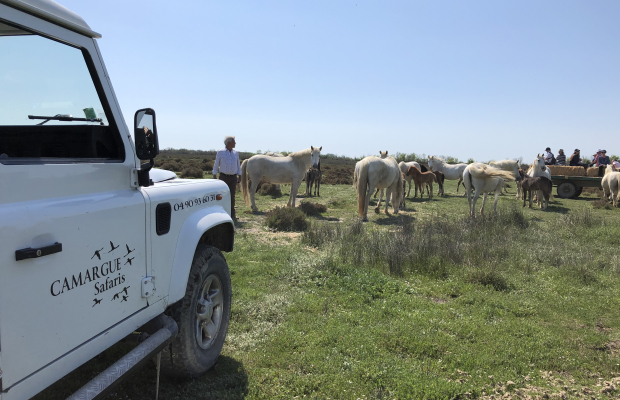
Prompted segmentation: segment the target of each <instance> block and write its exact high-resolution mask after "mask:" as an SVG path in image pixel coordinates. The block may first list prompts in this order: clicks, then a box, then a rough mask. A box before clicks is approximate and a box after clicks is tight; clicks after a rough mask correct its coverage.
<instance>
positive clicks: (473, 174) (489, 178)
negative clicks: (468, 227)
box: [463, 163, 514, 217]
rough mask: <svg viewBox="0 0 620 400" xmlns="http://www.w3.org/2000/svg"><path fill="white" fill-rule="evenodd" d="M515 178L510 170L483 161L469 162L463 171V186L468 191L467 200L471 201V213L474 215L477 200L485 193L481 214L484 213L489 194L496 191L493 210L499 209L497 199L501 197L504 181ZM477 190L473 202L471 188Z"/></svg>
mask: <svg viewBox="0 0 620 400" xmlns="http://www.w3.org/2000/svg"><path fill="white" fill-rule="evenodd" d="M505 180H508V181H511V180H514V177H513V176H512V174H511V173H510V172H508V171H502V170H501V169H497V168H494V167H491V166H489V165H486V164H483V163H472V164H469V165H468V166H467V167H466V168H465V171H463V186H464V187H465V192H466V193H467V202H468V203H469V215H471V216H472V217H473V216H474V211H475V209H476V200H478V197H480V194H481V193H483V194H484V197H483V200H482V207H481V208H480V215H484V205H485V204H486V202H487V194H488V193H491V192H495V202H494V203H493V211H497V199H498V198H499V195H500V193H501V192H502V188H503V187H504V181H505ZM472 188H473V189H474V190H475V193H474V201H473V204H472V199H471V190H472Z"/></svg>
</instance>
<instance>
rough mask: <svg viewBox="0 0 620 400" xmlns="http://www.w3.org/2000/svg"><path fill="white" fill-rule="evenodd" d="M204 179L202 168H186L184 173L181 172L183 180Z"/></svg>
mask: <svg viewBox="0 0 620 400" xmlns="http://www.w3.org/2000/svg"><path fill="white" fill-rule="evenodd" d="M202 177H203V172H202V170H201V169H200V168H197V167H194V166H192V167H188V168H185V169H184V170H183V171H182V172H181V178H200V179H202Z"/></svg>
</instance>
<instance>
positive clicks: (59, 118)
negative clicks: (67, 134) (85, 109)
mask: <svg viewBox="0 0 620 400" xmlns="http://www.w3.org/2000/svg"><path fill="white" fill-rule="evenodd" d="M28 119H44V120H45V121H43V122H41V123H38V124H37V125H43V124H44V123H46V122H48V121H52V120H54V121H86V122H102V121H103V120H102V119H101V118H74V117H73V116H71V115H67V114H56V115H54V116H53V117H42V116H39V115H29V116H28Z"/></svg>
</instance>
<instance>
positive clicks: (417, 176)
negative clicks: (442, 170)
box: [407, 166, 437, 199]
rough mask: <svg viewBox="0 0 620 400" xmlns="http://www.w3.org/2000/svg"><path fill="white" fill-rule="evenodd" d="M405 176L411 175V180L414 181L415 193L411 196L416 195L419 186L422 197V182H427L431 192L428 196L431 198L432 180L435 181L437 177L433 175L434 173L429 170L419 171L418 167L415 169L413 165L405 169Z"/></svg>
mask: <svg viewBox="0 0 620 400" xmlns="http://www.w3.org/2000/svg"><path fill="white" fill-rule="evenodd" d="M407 176H411V177H413V181H414V182H415V193H414V196H413V197H418V188H420V198H422V193H423V191H422V190H423V189H422V188H423V187H424V186H423V184H425V183H427V184H428V185H429V186H430V188H431V192H430V195H429V196H428V198H429V199H432V198H433V182H437V177H436V176H435V174H434V173H432V172H430V171H429V172H420V170H419V169H417V168H416V167H414V166H411V167H409V169H408V170H407Z"/></svg>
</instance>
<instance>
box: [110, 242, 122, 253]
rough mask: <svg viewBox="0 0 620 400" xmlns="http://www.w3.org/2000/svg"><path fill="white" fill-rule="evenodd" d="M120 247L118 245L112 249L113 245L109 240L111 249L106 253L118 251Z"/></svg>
mask: <svg viewBox="0 0 620 400" xmlns="http://www.w3.org/2000/svg"><path fill="white" fill-rule="evenodd" d="M120 246H121V245H120V244H119V245H118V246H116V247H114V243H112V241H111V240H110V247H111V248H112V249H111V250H110V251H108V253H111V252H113V251H114V250H116V249H118V248H119V247H120Z"/></svg>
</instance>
